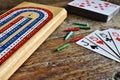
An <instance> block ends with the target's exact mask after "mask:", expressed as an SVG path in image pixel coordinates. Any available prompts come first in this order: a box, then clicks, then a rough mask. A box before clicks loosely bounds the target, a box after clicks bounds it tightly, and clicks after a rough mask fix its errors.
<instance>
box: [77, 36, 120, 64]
mask: <svg viewBox="0 0 120 80" xmlns="http://www.w3.org/2000/svg"><path fill="white" fill-rule="evenodd" d="M76 43H77V44H78V45H81V46H83V47H85V48H87V49H90V50H92V51H94V52H97V53H99V54H101V55H103V56H106V57H108V58H111V59H113V60H115V61H118V62H120V60H119V59H117V58H116V57H113V55H112V54H109V52H108V51H107V50H104V49H102V48H101V47H99V46H97V45H96V44H94V43H93V42H91V41H90V40H88V39H87V38H83V39H81V40H79V41H77V42H76Z"/></svg>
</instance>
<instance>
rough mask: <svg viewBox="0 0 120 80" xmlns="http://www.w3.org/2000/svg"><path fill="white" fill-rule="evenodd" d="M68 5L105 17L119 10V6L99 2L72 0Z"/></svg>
mask: <svg viewBox="0 0 120 80" xmlns="http://www.w3.org/2000/svg"><path fill="white" fill-rule="evenodd" d="M68 5H72V6H75V7H78V8H83V9H86V10H90V11H94V12H97V13H101V14H105V15H110V14H112V13H113V12H115V11H116V10H117V9H119V8H120V6H118V5H116V4H112V3H109V2H105V1H101V0H74V1H72V2H71V3H69V4H68Z"/></svg>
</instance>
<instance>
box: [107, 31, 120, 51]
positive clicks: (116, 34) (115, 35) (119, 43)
mask: <svg viewBox="0 0 120 80" xmlns="http://www.w3.org/2000/svg"><path fill="white" fill-rule="evenodd" d="M108 33H109V35H110V36H111V38H112V39H113V42H114V44H115V46H116V47H117V49H118V51H119V52H120V30H114V29H110V30H109V31H108Z"/></svg>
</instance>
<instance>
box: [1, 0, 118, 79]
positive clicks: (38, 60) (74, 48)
mask: <svg viewBox="0 0 120 80" xmlns="http://www.w3.org/2000/svg"><path fill="white" fill-rule="evenodd" d="M21 1H22V0H15V1H5V0H0V4H1V3H4V4H1V5H0V8H1V9H2V10H1V11H0V12H1V13H3V12H5V11H7V9H9V8H12V7H13V6H15V5H17V4H19V3H20V2H21ZM26 1H32V0H26ZM69 1H71V0H34V1H32V2H37V3H43V4H47V5H54V6H60V7H65V6H66V4H67V3H68V2H69ZM118 1H119V0H118ZM6 3H9V5H5V4H6ZM2 6H3V7H2ZM79 21H80V22H88V23H89V24H90V25H91V26H92V29H91V30H80V31H77V32H74V36H77V35H88V34H89V33H90V32H92V31H94V30H97V29H99V30H104V29H107V28H116V29H120V13H118V14H117V15H116V16H114V17H113V19H112V20H110V21H109V22H107V23H103V22H97V21H92V20H90V19H87V18H84V17H82V16H78V15H75V14H68V17H67V19H66V20H65V21H64V22H63V23H62V24H61V25H60V26H59V28H57V29H56V31H55V32H54V33H52V35H51V36H50V37H49V38H48V39H47V40H46V41H45V42H44V43H43V44H42V45H41V46H40V47H39V48H38V49H37V50H36V51H35V52H34V54H33V55H32V56H31V57H30V58H29V59H28V60H27V61H26V62H25V63H24V64H23V65H22V66H21V67H20V68H19V69H18V70H17V71H16V72H15V73H14V74H13V75H12V77H11V78H10V79H9V80H112V79H113V78H114V77H116V78H119V79H120V77H119V74H120V73H119V72H120V63H118V62H115V61H113V60H111V59H108V58H106V57H103V56H101V55H99V54H97V53H95V52H92V51H90V50H88V49H85V48H83V47H80V46H78V45H76V44H74V43H72V44H71V46H69V47H68V48H66V49H64V50H62V51H60V52H55V49H56V48H57V47H58V46H59V45H62V44H64V43H66V42H68V41H69V40H68V41H64V38H63V37H64V36H65V35H66V33H64V32H63V30H64V29H67V28H69V27H75V26H74V25H72V23H73V22H79ZM116 73H118V74H116ZM6 74H7V73H6ZM115 74H116V76H114V75H115ZM119 79H118V80H119ZM116 80H117V79H116Z"/></svg>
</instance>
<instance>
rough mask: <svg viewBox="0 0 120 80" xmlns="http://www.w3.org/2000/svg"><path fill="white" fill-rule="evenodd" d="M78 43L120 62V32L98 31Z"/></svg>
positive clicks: (112, 30) (113, 30) (111, 30)
mask: <svg viewBox="0 0 120 80" xmlns="http://www.w3.org/2000/svg"><path fill="white" fill-rule="evenodd" d="M76 43H77V44H78V45H81V46H83V47H85V48H87V49H90V50H92V51H94V52H96V53H99V54H101V55H103V56H105V57H108V58H110V59H113V60H115V61H117V62H120V30H115V29H107V30H104V31H99V30H96V31H94V32H92V33H91V34H89V35H87V36H86V37H85V38H83V39H81V40H79V41H77V42H76Z"/></svg>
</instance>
